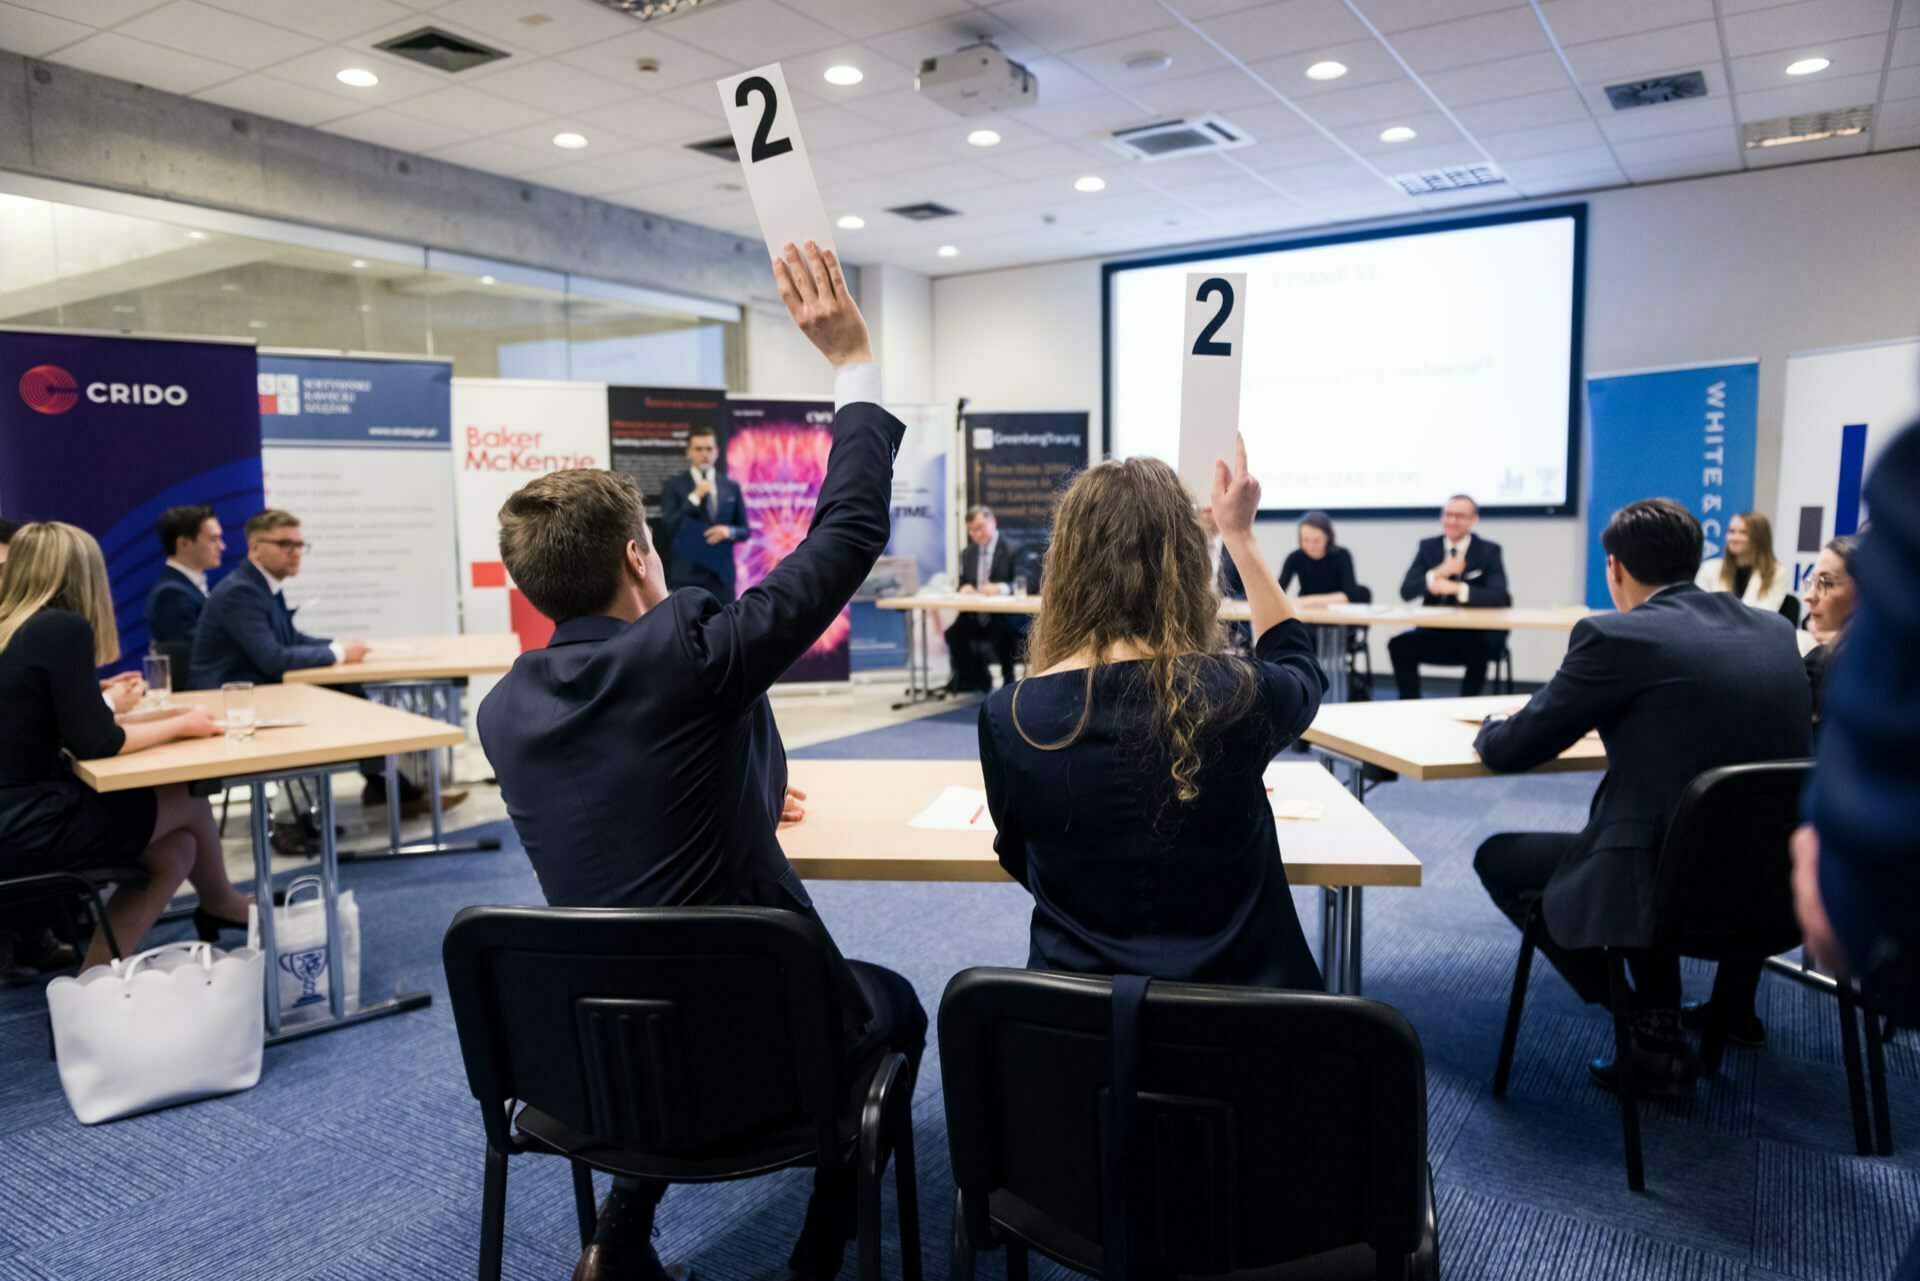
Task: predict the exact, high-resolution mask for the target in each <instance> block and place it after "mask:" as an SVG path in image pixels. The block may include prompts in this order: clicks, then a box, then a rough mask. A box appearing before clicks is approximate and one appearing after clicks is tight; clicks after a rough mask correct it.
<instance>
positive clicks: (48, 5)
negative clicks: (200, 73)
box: [15, 0, 167, 30]
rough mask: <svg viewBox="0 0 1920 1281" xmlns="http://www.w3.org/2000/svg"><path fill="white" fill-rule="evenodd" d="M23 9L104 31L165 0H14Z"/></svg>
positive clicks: (157, 5)
mask: <svg viewBox="0 0 1920 1281" xmlns="http://www.w3.org/2000/svg"><path fill="white" fill-rule="evenodd" d="M15 2H16V3H17V4H19V5H20V7H21V8H23V9H33V10H36V11H38V12H40V13H50V14H53V15H54V16H55V17H65V18H69V19H72V20H73V21H75V22H84V23H86V24H87V25H88V26H89V27H98V28H100V29H101V30H105V29H107V28H109V27H114V26H118V25H119V24H120V23H122V22H125V21H126V20H127V19H128V18H131V17H133V16H134V15H135V14H138V13H145V12H146V11H147V10H148V9H157V8H159V7H160V6H161V5H163V4H165V3H166V2H167V0H85V3H75V0H15Z"/></svg>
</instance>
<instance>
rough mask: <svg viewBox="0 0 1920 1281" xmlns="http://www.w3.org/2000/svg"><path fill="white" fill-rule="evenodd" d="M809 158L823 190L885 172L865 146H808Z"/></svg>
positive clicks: (814, 175) (815, 178)
mask: <svg viewBox="0 0 1920 1281" xmlns="http://www.w3.org/2000/svg"><path fill="white" fill-rule="evenodd" d="M682 150H685V148H682ZM687 154H689V155H692V154H693V153H692V152H688V153H687ZM807 160H808V162H809V163H811V164H812V165H813V180H814V181H815V182H817V183H819V184H820V187H821V189H822V190H825V189H826V188H829V187H832V186H833V185H834V184H836V183H842V182H854V181H856V180H858V179H861V178H871V177H874V176H875V175H876V174H880V173H884V172H885V170H884V169H881V168H879V167H877V166H875V165H874V163H873V161H872V158H871V157H869V156H868V155H867V153H866V149H865V148H863V147H840V148H837V149H834V150H825V149H822V148H816V147H808V148H807Z"/></svg>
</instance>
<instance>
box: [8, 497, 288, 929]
mask: <svg viewBox="0 0 1920 1281" xmlns="http://www.w3.org/2000/svg"><path fill="white" fill-rule="evenodd" d="M119 657H120V640H119V631H118V629H117V628H116V627H115V625H114V618H113V594H112V589H111V588H110V587H109V586H108V583H107V567H106V562H105V561H104V560H103V559H102V557H101V555H100V544H98V543H96V542H94V540H93V538H92V536H91V535H89V534H88V533H87V532H86V531H85V530H82V529H78V528H75V527H74V526H72V525H65V524H60V523H58V522H53V521H42V522H35V523H33V524H30V525H25V526H23V527H22V528H21V530H20V532H19V533H18V534H16V535H14V538H13V544H12V547H11V554H10V555H9V557H8V560H7V570H6V574H5V576H4V577H0V706H4V707H5V708H6V709H7V715H6V716H5V717H0V851H4V853H0V876H32V875H35V874H37V873H43V872H74V871H84V870H86V869H88V868H107V867H126V866H129V865H131V864H134V863H138V864H140V865H141V866H143V867H145V868H146V871H147V877H148V880H147V883H146V884H145V885H142V886H130V885H122V886H120V887H119V888H118V889H116V890H115V891H114V894H113V897H112V899H111V900H110V901H109V902H108V904H107V919H108V920H109V922H111V923H112V926H113V934H114V937H115V939H117V940H118V941H119V943H120V945H121V947H122V948H123V949H125V950H127V951H132V950H133V948H134V946H135V945H136V944H137V943H138V942H139V941H140V939H141V937H142V936H144V935H145V934H146V932H147V931H148V930H149V929H150V928H152V926H153V923H154V922H155V921H156V920H158V919H159V917H160V913H161V912H162V911H164V910H165V908H166V906H167V902H168V900H169V899H171V898H172V897H173V893H174V890H176V889H177V888H179V885H180V882H181V881H182V880H190V881H192V882H193V887H194V889H195V890H197V891H199V894H200V906H199V908H198V909H196V911H195V912H194V922H195V924H196V926H199V927H200V928H201V930H202V933H203V935H204V934H205V932H206V930H207V928H208V927H209V926H216V925H225V926H227V927H228V928H234V929H244V928H245V925H244V922H245V921H246V917H247V907H248V905H249V904H250V903H251V902H252V900H251V899H249V898H248V897H247V896H246V895H243V894H241V893H240V892H239V891H238V890H236V889H234V888H233V883H232V882H231V881H229V880H228V879H227V869H226V865H225V862H224V861H223V859H222V855H221V850H220V833H219V829H218V828H217V827H216V826H215V825H214V821H213V809H212V807H211V806H210V805H209V804H208V802H207V800H206V799H205V798H204V797H195V796H189V795H188V794H187V789H186V787H185V785H184V784H176V785H172V786H167V787H159V788H140V789H136V790H131V791H125V792H105V793H103V792H95V791H93V790H92V789H90V788H88V787H87V786H86V785H85V784H83V783H81V782H80V781H79V780H78V779H76V778H74V777H73V774H72V771H71V770H70V769H69V768H68V765H67V762H66V760H65V759H64V758H63V757H62V756H61V752H62V751H63V750H65V751H67V752H71V753H72V754H73V756H74V757H76V758H78V759H82V760H85V759H90V758H94V757H101V756H116V755H125V754H126V753H128V752H137V751H140V750H142V749H143V748H148V747H155V746H158V745H159V744H161V743H171V742H173V741H174V740H176V739H182V738H206V737H210V736H211V735H214V734H217V733H219V732H220V731H219V727H218V726H217V725H216V724H215V723H214V720H213V718H212V717H211V716H209V715H208V714H207V712H206V709H205V708H201V707H182V708H179V709H178V710H177V711H176V712H174V713H173V714H172V715H167V716H163V717H160V718H158V719H154V720H143V721H140V722H137V723H135V722H129V721H126V720H123V719H121V718H122V716H123V715H124V714H125V713H127V712H130V711H132V710H133V708H134V707H135V706H136V705H137V704H138V703H139V702H140V697H141V695H142V693H144V692H145V691H144V688H143V686H142V684H141V681H140V678H139V676H138V674H136V673H127V674H124V675H121V676H116V677H113V678H112V679H110V680H106V681H102V680H100V679H99V676H98V674H97V673H96V671H95V668H96V667H98V666H99V665H101V664H104V663H111V662H113V661H114V660H116V659H117V658H119ZM107 955H108V953H107V945H106V939H105V937H104V935H96V936H95V937H94V940H93V945H92V947H91V948H89V949H88V952H87V963H88V964H89V965H100V964H104V963H105V962H106V960H107Z"/></svg>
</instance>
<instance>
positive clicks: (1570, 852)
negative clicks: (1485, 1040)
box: [1473, 498, 1813, 1094]
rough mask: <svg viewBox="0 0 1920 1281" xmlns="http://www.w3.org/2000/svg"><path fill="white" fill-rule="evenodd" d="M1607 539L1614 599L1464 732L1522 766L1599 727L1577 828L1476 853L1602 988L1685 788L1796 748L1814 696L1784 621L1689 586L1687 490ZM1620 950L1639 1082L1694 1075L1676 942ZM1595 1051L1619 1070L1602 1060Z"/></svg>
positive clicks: (1499, 895)
mask: <svg viewBox="0 0 1920 1281" xmlns="http://www.w3.org/2000/svg"><path fill="white" fill-rule="evenodd" d="M1600 542H1601V545H1602V546H1603V547H1604V548H1605V549H1606V554H1607V588H1608V590H1609V592H1610V593H1611V594H1612V596H1613V603H1614V604H1615V605H1616V606H1617V607H1618V612H1616V613H1611V614H1595V615H1593V616H1592V617H1590V618H1584V619H1582V620H1580V622H1579V623H1578V624H1576V625H1575V626H1574V629H1573V636H1572V640H1571V642H1570V643H1569V645H1568V647H1567V656H1566V658H1565V659H1564V660H1563V661H1562V662H1561V664H1560V670H1559V671H1557V672H1555V673H1554V674H1553V679H1551V680H1549V681H1548V682H1547V683H1546V685H1545V686H1544V687H1542V688H1541V690H1540V692H1539V693H1537V694H1535V695H1534V696H1533V698H1532V699H1531V700H1529V701H1528V703H1527V705H1526V707H1524V708H1523V709H1521V710H1520V711H1519V712H1517V713H1515V714H1514V715H1513V716H1512V717H1510V718H1507V719H1504V720H1502V719H1499V718H1496V717H1489V718H1488V720H1489V723H1488V724H1487V725H1485V726H1484V727H1483V728H1482V729H1481V731H1480V735H1479V737H1478V738H1477V739H1476V740H1475V741H1474V750H1475V751H1477V752H1479V754H1480V759H1481V760H1482V761H1483V762H1484V763H1485V764H1486V766H1487V767H1488V768H1489V769H1492V770H1496V771H1498V772H1500V773H1503V774H1504V773H1518V772H1520V771H1523V770H1530V769H1533V768H1534V767H1536V766H1539V765H1543V764H1545V763H1546V762H1548V761H1550V760H1552V759H1554V758H1555V757H1556V756H1558V755H1559V754H1560V753H1561V752H1563V751H1565V750H1566V749H1567V748H1569V747H1571V746H1573V745H1574V743H1576V742H1578V741H1579V739H1580V738H1581V736H1583V735H1584V734H1586V733H1587V732H1588V731H1589V730H1595V729H1597V730H1599V732H1600V738H1601V741H1602V742H1603V743H1604V744H1605V745H1606V749H1607V774H1606V777H1605V778H1603V779H1602V780H1601V782H1600V787H1599V790H1598V791H1597V792H1595V794H1594V798H1593V808H1592V811H1591V815H1590V817H1589V818H1588V820H1587V826H1586V829H1585V830H1584V831H1581V832H1578V833H1562V832H1527V833H1506V834H1502V835H1499V836H1494V837H1491V838H1489V839H1488V840H1487V841H1486V842H1485V843H1484V844H1482V845H1481V846H1480V849H1479V852H1478V853H1477V854H1476V855H1475V856H1474V864H1473V865H1474V870H1475V871H1477V872H1478V873H1479V874H1480V880H1481V883H1482V884H1484V885H1485V886H1486V887H1487V893H1488V894H1489V895H1490V896H1492V898H1493V901H1494V903H1495V905H1496V906H1498V907H1499V908H1500V910H1501V911H1502V912H1504V913H1506V915H1507V917H1508V918H1509V919H1510V920H1512V921H1513V923H1514V924H1515V925H1517V926H1522V927H1524V925H1525V922H1526V918H1527V913H1528V911H1529V910H1530V909H1531V908H1532V906H1533V904H1534V903H1535V902H1536V901H1538V902H1539V903H1540V905H1541V907H1542V909H1543V911H1544V914H1545V916H1544V919H1545V924H1546V934H1547V937H1545V938H1543V939H1541V940H1540V950H1541V951H1542V952H1544V953H1545V954H1546V955H1547V957H1548V959H1549V960H1551V961H1552V962H1553V965H1554V968H1556V969H1558V970H1559V971H1560V973H1561V974H1562V975H1563V976H1564V977H1565V978H1566V980H1567V982H1568V983H1569V984H1571V985H1572V987H1573V990H1574V991H1575V992H1577V993H1578V994H1579V995H1580V997H1581V998H1582V999H1583V1000H1585V1001H1588V1002H1590V1003H1593V1004H1597V1005H1605V1004H1607V1003H1608V983H1607V971H1606V966H1605V965H1604V963H1603V962H1602V959H1601V954H1600V952H1599V951H1598V949H1599V948H1602V947H1618V948H1627V949H1645V948H1646V947H1647V945H1648V943H1649V942H1651V940H1652V931H1653V881H1654V870H1655V867H1656V865H1657V862H1658V859H1659V850H1660V845H1661V842H1662V841H1663V840H1664V838H1665V836H1666V830H1667V824H1668V822H1669V821H1670V820H1671V819H1672V817H1673V812H1674V810H1675V809H1677V808H1678V807H1679V804H1680V797H1681V794H1682V793H1684V792H1685V791H1686V789H1687V786H1688V785H1689V784H1690V783H1692V782H1693V780H1694V779H1695V778H1696V777H1698V776H1699V775H1700V774H1702V773H1704V772H1705V771H1707V770H1710V769H1716V768H1718V767H1720V766H1723V765H1738V764H1741V763H1744V762H1747V761H1770V760H1786V759H1792V758H1796V757H1802V756H1806V755H1807V754H1808V752H1809V751H1810V749H1811V746H1812V743H1811V738H1812V718H1813V710H1812V695H1811V690H1810V687H1809V685H1808V683H1807V676H1806V669H1805V667H1804V666H1803V665H1802V664H1801V662H1800V651H1799V647H1798V646H1796V645H1795V644H1794V640H1793V626H1792V624H1790V623H1788V622H1787V620H1786V619H1785V618H1783V617H1782V616H1781V615H1779V614H1776V613H1772V612H1762V611H1760V610H1757V609H1750V608H1748V607H1747V606H1745V605H1743V604H1741V603H1740V600H1739V598H1738V597H1736V596H1732V595H1730V594H1728V593H1726V592H1703V591H1701V590H1700V589H1699V588H1698V587H1695V586H1694V584H1693V577H1694V574H1695V573H1697V572H1698V571H1699V568H1700V542H1701V539H1700V524H1699V522H1698V521H1696V520H1695V519H1694V518H1693V514H1692V513H1691V512H1689V511H1687V509H1686V508H1684V507H1682V506H1680V505H1679V504H1678V503H1675V502H1673V501H1671V500H1669V499H1665V498H1653V499H1646V500H1643V501H1641V502H1637V503H1631V504H1629V505H1627V506H1626V507H1623V508H1621V509H1620V510H1619V511H1617V512H1615V513H1614V514H1613V519H1612V520H1611V521H1609V522H1608V524H1607V528H1606V530H1605V531H1604V532H1603V533H1602V534H1601V536H1600ZM1756 691H1757V692H1758V694H1759V696H1758V697H1756ZM1740 892H1741V890H1740V887H1738V886H1730V887H1729V893H1730V894H1735V895H1737V894H1739V893H1740ZM1628 964H1629V968H1630V969H1631V971H1632V975H1633V996H1634V1009H1635V1016H1634V1021H1633V1038H1632V1047H1633V1049H1632V1052H1633V1054H1634V1060H1635V1064H1636V1066H1637V1069H1638V1079H1639V1080H1640V1081H1642V1082H1643V1083H1644V1085H1643V1086H1642V1088H1644V1089H1647V1090H1649V1091H1650V1092H1652V1093H1657V1094H1685V1093H1688V1092H1690V1091H1691V1090H1692V1089H1693V1086H1694V1082H1695V1081H1696V1079H1697V1078H1698V1075H1699V1062H1698V1060H1697V1059H1696V1058H1695V1057H1694V1055H1693V1052H1692V1050H1691V1049H1690V1048H1689V1046H1688V1044H1687V1040H1686V1036H1685V1034H1684V1033H1683V1032H1682V1030H1681V1024H1680V961H1679V958H1678V957H1675V956H1673V955H1671V954H1660V953H1653V952H1648V951H1645V950H1641V951H1635V952H1631V953H1630V954H1629V958H1628ZM1591 1067H1592V1071H1593V1074H1594V1077H1595V1079H1596V1080H1597V1081H1598V1082H1599V1083H1600V1084H1601V1085H1604V1086H1606V1087H1607V1088H1609V1089H1611V1088H1613V1085H1614V1081H1615V1067H1614V1064H1613V1063H1611V1062H1608V1061H1602V1060H1595V1061H1594V1063H1593V1064H1592V1065H1591Z"/></svg>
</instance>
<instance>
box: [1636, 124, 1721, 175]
mask: <svg viewBox="0 0 1920 1281" xmlns="http://www.w3.org/2000/svg"><path fill="white" fill-rule="evenodd" d="M1613 154H1614V155H1616V156H1618V157H1619V158H1620V163H1621V164H1623V165H1625V166H1627V168H1628V170H1629V172H1631V170H1632V168H1633V166H1634V164H1635V163H1636V162H1639V161H1643V160H1683V159H1692V158H1695V157H1700V156H1707V157H1712V158H1716V159H1719V160H1720V161H1722V162H1724V164H1725V165H1726V166H1727V167H1730V168H1734V169H1738V168H1739V167H1740V147H1739V143H1738V136H1737V135H1736V134H1735V132H1734V131H1733V130H1732V129H1730V128H1729V129H1695V130H1692V131H1690V132H1688V133H1669V134H1662V135H1660V136H1659V137H1657V138H1639V139H1635V140H1634V141H1632V142H1616V143H1615V144H1614V145H1613Z"/></svg>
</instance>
